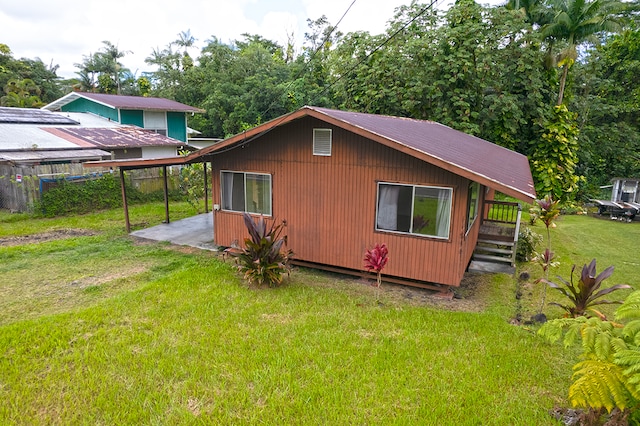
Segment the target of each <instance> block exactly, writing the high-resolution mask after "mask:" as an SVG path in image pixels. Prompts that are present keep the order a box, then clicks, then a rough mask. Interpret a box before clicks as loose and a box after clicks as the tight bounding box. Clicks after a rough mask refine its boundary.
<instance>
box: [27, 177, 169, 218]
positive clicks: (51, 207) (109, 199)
mask: <svg viewBox="0 0 640 426" xmlns="http://www.w3.org/2000/svg"><path fill="white" fill-rule="evenodd" d="M126 190H127V201H128V202H129V203H140V202H145V201H152V200H156V201H157V200H161V199H162V198H163V194H162V192H161V191H160V192H154V193H148V194H145V193H142V192H140V191H139V190H137V189H136V188H134V187H132V186H131V185H130V183H129V182H128V181H126ZM172 195H173V198H176V197H182V195H180V194H172ZM121 205H122V195H121V191H120V181H119V179H118V177H117V176H114V175H113V174H105V175H103V176H102V177H99V178H97V179H96V178H92V177H88V178H87V179H81V180H66V179H59V180H57V181H56V185H55V186H54V187H53V188H50V189H48V190H46V191H43V193H42V195H41V197H40V200H39V201H38V202H36V204H35V205H34V207H33V210H34V212H35V213H36V214H38V215H42V216H45V217H54V216H60V215H66V214H78V213H88V212H92V211H95V210H101V209H108V208H113V207H119V206H121Z"/></svg>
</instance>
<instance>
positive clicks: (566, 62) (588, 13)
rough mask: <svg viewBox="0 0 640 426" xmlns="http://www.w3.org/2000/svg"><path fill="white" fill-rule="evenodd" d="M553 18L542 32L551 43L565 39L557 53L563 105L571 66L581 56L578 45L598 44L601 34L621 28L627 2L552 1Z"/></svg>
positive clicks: (560, 101)
mask: <svg viewBox="0 0 640 426" xmlns="http://www.w3.org/2000/svg"><path fill="white" fill-rule="evenodd" d="M551 5H552V8H553V12H554V16H553V21H552V22H551V23H549V24H546V25H545V26H544V27H542V29H541V31H542V35H543V36H544V37H545V38H546V39H547V40H549V41H551V42H564V43H566V44H565V47H564V48H563V49H562V50H561V51H560V52H559V53H558V55H557V63H558V65H560V66H561V67H562V74H561V76H560V87H559V90H558V102H557V104H558V105H561V104H562V101H563V98H564V92H565V86H566V83H567V75H568V73H569V68H571V66H572V65H573V64H574V62H575V61H576V59H577V58H578V47H579V46H582V45H585V44H589V43H591V44H597V43H598V36H599V35H602V34H603V33H605V32H616V31H619V30H620V28H621V25H620V22H619V16H620V13H621V12H622V11H623V9H624V5H623V4H622V3H620V2H618V1H617V0H592V1H589V0H552V3H551Z"/></svg>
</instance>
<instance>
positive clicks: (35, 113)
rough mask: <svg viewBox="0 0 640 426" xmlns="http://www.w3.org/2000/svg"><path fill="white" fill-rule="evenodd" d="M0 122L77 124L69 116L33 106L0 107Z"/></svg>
mask: <svg viewBox="0 0 640 426" xmlns="http://www.w3.org/2000/svg"><path fill="white" fill-rule="evenodd" d="M0 123H12V124H65V125H77V124H78V122H77V121H74V120H72V119H71V118H69V117H65V116H61V115H59V114H54V113H52V112H50V111H45V110H42V109H34V108H14V107H0Z"/></svg>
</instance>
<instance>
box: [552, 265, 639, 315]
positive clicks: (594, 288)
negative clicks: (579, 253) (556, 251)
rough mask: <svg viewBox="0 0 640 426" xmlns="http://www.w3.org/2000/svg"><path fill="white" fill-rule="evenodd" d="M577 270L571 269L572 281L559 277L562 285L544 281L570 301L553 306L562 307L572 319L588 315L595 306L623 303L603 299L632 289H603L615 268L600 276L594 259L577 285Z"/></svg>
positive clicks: (583, 268)
mask: <svg viewBox="0 0 640 426" xmlns="http://www.w3.org/2000/svg"><path fill="white" fill-rule="evenodd" d="M575 269H576V265H573V268H571V281H567V280H565V279H563V278H562V277H558V279H559V280H560V282H561V284H556V283H554V282H552V281H549V280H547V279H542V281H543V282H545V283H546V284H547V285H548V286H549V287H551V288H553V289H556V290H558V291H559V292H560V293H562V294H563V295H564V296H566V297H567V299H569V302H570V303H567V304H562V303H556V302H552V303H551V304H552V305H557V306H559V307H561V308H562V309H564V310H565V311H567V313H568V314H569V315H571V316H572V317H578V316H583V315H586V312H587V309H589V308H592V307H593V306H597V305H605V304H614V303H622V302H620V301H615V300H613V301H612V300H606V299H602V297H604V296H606V295H607V294H610V293H613V292H614V291H617V290H622V289H626V288H631V286H629V285H627V284H616V285H614V286H612V287H609V288H603V289H601V288H600V287H601V286H602V282H603V281H604V280H606V279H607V278H609V277H610V276H611V274H613V269H614V267H613V266H609V267H608V268H607V269H605V270H604V271H602V272H601V273H600V274H599V275H596V260H595V259H593V260H592V261H591V263H589V265H588V266H587V265H584V266H583V267H582V273H581V274H580V280H579V281H578V282H577V283H575V282H574V279H573V275H574V274H573V273H574V271H575Z"/></svg>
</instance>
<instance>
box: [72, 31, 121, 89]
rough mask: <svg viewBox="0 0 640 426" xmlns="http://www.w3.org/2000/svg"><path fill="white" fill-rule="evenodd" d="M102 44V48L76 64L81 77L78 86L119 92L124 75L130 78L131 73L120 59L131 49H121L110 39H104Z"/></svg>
mask: <svg viewBox="0 0 640 426" xmlns="http://www.w3.org/2000/svg"><path fill="white" fill-rule="evenodd" d="M102 44H103V45H104V46H103V47H102V49H101V50H99V51H98V52H96V53H90V54H89V55H87V56H84V57H83V60H82V62H81V63H77V64H75V67H76V68H78V69H79V71H77V72H76V74H77V75H78V77H79V79H78V81H77V83H76V86H77V87H78V89H80V90H83V91H90V92H93V91H98V92H102V93H118V94H119V93H121V89H122V84H123V82H122V76H123V75H125V76H127V78H128V77H129V75H130V74H131V73H130V71H129V70H128V69H127V68H125V67H124V65H123V64H122V63H121V62H120V59H121V58H123V57H124V56H125V55H126V54H127V53H130V51H124V50H120V48H119V47H118V46H117V45H114V44H113V43H111V42H110V41H103V42H102Z"/></svg>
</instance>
